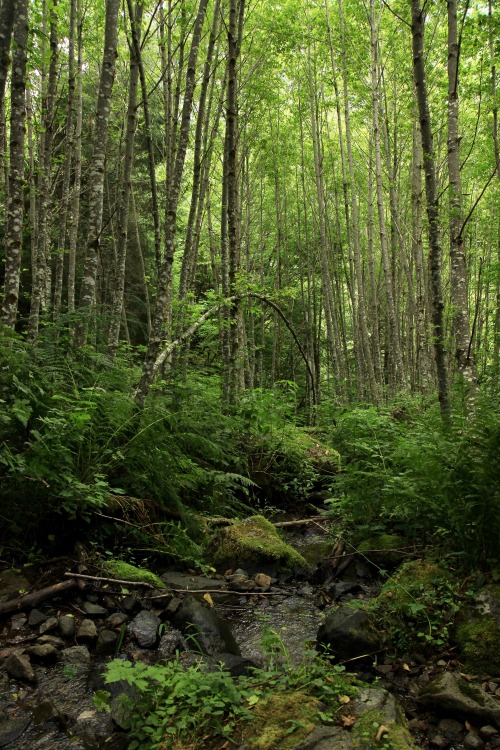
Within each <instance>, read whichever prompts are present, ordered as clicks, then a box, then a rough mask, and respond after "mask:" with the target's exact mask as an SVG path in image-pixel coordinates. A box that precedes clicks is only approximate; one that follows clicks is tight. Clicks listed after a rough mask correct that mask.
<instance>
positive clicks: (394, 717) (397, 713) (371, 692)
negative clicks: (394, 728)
mask: <svg viewBox="0 0 500 750" xmlns="http://www.w3.org/2000/svg"><path fill="white" fill-rule="evenodd" d="M354 706H355V711H356V715H362V714H365V713H367V712H368V711H377V712H378V713H379V714H382V716H383V719H384V723H390V722H397V721H400V720H401V718H402V716H403V714H402V711H401V709H400V708H399V706H398V703H397V701H396V698H395V697H394V696H393V695H391V693H389V692H388V691H387V690H384V689H383V688H361V689H360V691H359V694H358V696H357V697H356V699H355V701H354Z"/></svg>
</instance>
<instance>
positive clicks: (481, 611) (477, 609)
mask: <svg viewBox="0 0 500 750" xmlns="http://www.w3.org/2000/svg"><path fill="white" fill-rule="evenodd" d="M457 622H458V623H459V624H458V626H457V629H456V641H457V643H458V645H459V647H460V650H461V652H462V658H463V661H464V665H465V668H466V669H467V670H469V671H471V672H488V673H489V674H500V586H499V585H492V586H487V587H486V588H483V589H481V591H479V593H478V594H477V595H476V597H475V601H474V605H473V606H472V607H470V606H467V607H464V608H463V609H462V610H461V611H460V612H459V615H458V617H457Z"/></svg>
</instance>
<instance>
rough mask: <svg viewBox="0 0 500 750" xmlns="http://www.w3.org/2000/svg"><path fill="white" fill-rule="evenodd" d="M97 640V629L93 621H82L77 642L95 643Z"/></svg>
mask: <svg viewBox="0 0 500 750" xmlns="http://www.w3.org/2000/svg"><path fill="white" fill-rule="evenodd" d="M96 638H97V628H96V626H95V623H94V622H92V620H89V619H87V618H85V619H84V620H82V621H81V623H80V627H79V628H78V631H77V634H76V640H77V641H80V642H81V643H93V642H94V641H95V639H96Z"/></svg>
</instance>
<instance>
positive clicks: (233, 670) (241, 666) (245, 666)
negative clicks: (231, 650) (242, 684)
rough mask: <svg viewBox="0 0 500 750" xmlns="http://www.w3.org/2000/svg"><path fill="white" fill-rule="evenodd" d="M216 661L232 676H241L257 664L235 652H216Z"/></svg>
mask: <svg viewBox="0 0 500 750" xmlns="http://www.w3.org/2000/svg"><path fill="white" fill-rule="evenodd" d="M217 663H218V664H222V665H223V667H224V669H225V670H226V671H227V672H229V674H230V675H231V676H232V677H241V675H244V674H248V673H249V670H250V669H253V668H256V667H257V666H258V665H257V664H256V663H255V662H254V661H252V660H251V659H247V658H246V657H244V656H237V655H236V654H217Z"/></svg>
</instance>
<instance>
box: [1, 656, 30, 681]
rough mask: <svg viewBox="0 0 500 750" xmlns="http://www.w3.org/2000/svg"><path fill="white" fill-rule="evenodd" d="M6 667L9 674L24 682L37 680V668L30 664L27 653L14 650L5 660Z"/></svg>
mask: <svg viewBox="0 0 500 750" xmlns="http://www.w3.org/2000/svg"><path fill="white" fill-rule="evenodd" d="M5 669H6V670H7V674H8V675H10V676H11V677H13V678H14V679H15V680H22V681H23V682H36V675H35V670H34V669H33V667H32V666H31V664H30V660H29V656H28V655H27V654H18V653H16V652H13V653H11V654H9V656H8V657H7V659H6V660H5Z"/></svg>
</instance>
